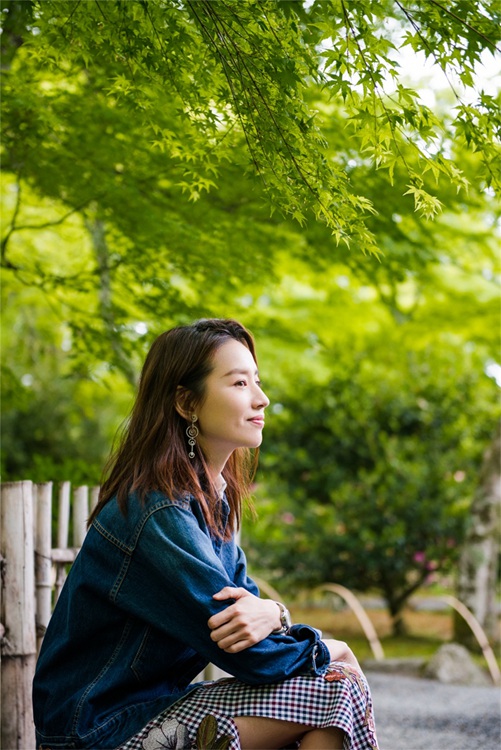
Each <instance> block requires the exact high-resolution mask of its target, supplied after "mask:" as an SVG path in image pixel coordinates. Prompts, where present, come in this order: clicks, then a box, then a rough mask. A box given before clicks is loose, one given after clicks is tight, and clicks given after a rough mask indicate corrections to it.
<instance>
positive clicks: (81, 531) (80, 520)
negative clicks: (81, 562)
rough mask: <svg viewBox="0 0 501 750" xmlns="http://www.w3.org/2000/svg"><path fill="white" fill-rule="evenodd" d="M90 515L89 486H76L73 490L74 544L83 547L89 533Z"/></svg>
mask: <svg viewBox="0 0 501 750" xmlns="http://www.w3.org/2000/svg"><path fill="white" fill-rule="evenodd" d="M88 517H89V488H88V487H86V486H85V485H84V486H83V487H75V489H74V491H73V546H74V547H77V548H78V547H81V546H82V544H83V541H84V539H85V534H86V533H87V518H88Z"/></svg>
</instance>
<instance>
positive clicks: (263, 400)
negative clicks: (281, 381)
mask: <svg viewBox="0 0 501 750" xmlns="http://www.w3.org/2000/svg"><path fill="white" fill-rule="evenodd" d="M254 403H255V405H256V408H258V409H266V407H267V406H268V405H269V403H270V399H269V398H268V396H267V395H266V393H265V392H264V391H263V389H262V388H260V387H259V386H258V388H257V392H256V396H255V399H254Z"/></svg>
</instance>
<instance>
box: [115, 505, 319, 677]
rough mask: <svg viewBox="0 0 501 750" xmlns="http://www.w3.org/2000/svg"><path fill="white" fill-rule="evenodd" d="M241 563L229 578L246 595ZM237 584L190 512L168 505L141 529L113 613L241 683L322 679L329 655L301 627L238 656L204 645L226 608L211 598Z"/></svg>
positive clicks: (117, 590) (312, 632) (306, 628)
mask: <svg viewBox="0 0 501 750" xmlns="http://www.w3.org/2000/svg"><path fill="white" fill-rule="evenodd" d="M244 559H245V558H243V557H242V556H241V555H240V554H239V555H238V565H237V568H236V572H237V573H238V575H237V576H236V578H237V579H238V581H239V583H238V585H242V584H243V583H244V576H245V581H246V582H247V583H246V585H245V587H246V588H247V585H249V586H250V585H251V584H249V583H248V580H249V579H247V577H246V574H245V573H244V571H245V565H244V564H243V561H244ZM236 583H237V581H235V580H233V578H232V577H230V576H229V575H228V573H227V571H226V570H225V568H224V566H223V564H222V562H221V560H220V558H219V557H218V556H217V555H216V553H215V551H214V548H213V546H212V543H211V540H210V538H209V537H208V536H207V534H205V533H204V532H203V530H202V529H201V528H200V526H199V525H198V522H197V520H196V518H195V517H194V515H193V513H192V512H191V511H190V510H189V509H188V508H183V507H181V506H169V507H167V508H162V509H161V510H158V511H156V512H155V513H153V514H152V515H150V516H149V518H148V520H147V521H146V523H145V524H144V526H143V528H142V531H141V534H140V535H139V537H138V540H137V544H136V547H135V549H134V551H133V553H132V556H131V558H130V561H129V563H128V565H127V570H125V571H123V575H122V578H121V581H120V583H119V585H117V586H116V587H115V589H114V592H115V593H114V596H115V600H116V604H117V605H118V606H120V607H122V608H123V609H125V610H127V611H129V612H131V613H132V614H134V615H136V616H137V617H139V618H140V619H142V620H143V621H144V620H146V621H147V622H149V623H150V624H151V625H152V626H154V627H155V628H156V629H157V630H160V631H162V632H163V633H164V634H165V636H166V637H168V638H173V639H176V640H178V641H181V642H182V643H184V644H186V645H187V646H190V647H191V648H193V649H194V650H195V651H197V652H198V653H199V654H200V655H201V656H203V657H205V658H206V659H207V661H208V662H212V663H213V664H216V665H217V666H218V667H220V668H221V669H223V670H225V671H226V672H229V673H230V674H232V675H234V676H235V677H236V678H237V679H239V680H242V681H243V682H247V683H249V684H260V683H271V682H279V681H282V680H285V679H287V678H290V677H294V676H297V675H300V674H311V675H320V674H323V673H324V672H325V671H326V669H327V667H328V664H329V661H330V654H329V650H328V648H327V646H326V645H325V643H323V642H322V640H321V639H320V635H319V633H318V632H317V631H316V630H315V629H314V628H310V627H309V626H308V625H295V626H294V627H293V628H292V629H291V631H290V633H289V634H287V635H279V634H272V635H270V636H268V638H265V639H264V640H263V641H261V642H260V643H257V644H256V645H254V646H251V647H250V648H248V649H246V650H245V651H241V652H240V653H238V654H227V653H225V652H224V651H222V650H221V649H220V648H219V647H218V646H217V644H215V643H214V642H213V641H212V640H211V638H210V629H209V627H208V625H207V621H208V620H209V618H210V617H211V616H212V615H214V614H216V613H217V612H220V611H222V610H223V609H225V607H227V606H228V603H229V602H217V601H215V600H214V599H213V598H212V596H213V594H215V593H216V592H217V591H220V590H221V589H222V588H223V587H224V586H235V585H236ZM256 589H257V587H256ZM249 590H250V589H249Z"/></svg>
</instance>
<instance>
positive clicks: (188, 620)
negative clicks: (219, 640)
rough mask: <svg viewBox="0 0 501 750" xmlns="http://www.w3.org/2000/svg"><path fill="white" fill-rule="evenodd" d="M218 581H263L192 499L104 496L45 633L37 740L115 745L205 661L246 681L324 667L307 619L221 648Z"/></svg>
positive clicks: (183, 687) (185, 687)
mask: <svg viewBox="0 0 501 750" xmlns="http://www.w3.org/2000/svg"><path fill="white" fill-rule="evenodd" d="M222 502H223V515H224V519H225V523H226V522H227V518H228V512H229V507H228V505H227V502H226V500H225V499H223V500H222ZM224 586H241V587H244V588H245V589H247V590H248V591H250V592H252V593H253V594H256V595H258V593H259V592H258V588H257V586H256V585H255V583H254V582H253V581H252V580H251V579H250V578H249V577H248V576H247V571H246V562H245V557H244V554H243V552H242V551H241V550H240V548H239V547H238V546H237V545H236V544H235V541H234V540H233V539H232V540H231V541H222V540H220V539H217V538H214V537H213V536H212V535H211V533H210V532H209V530H208V528H207V526H206V524H205V521H204V518H203V515H202V512H201V509H200V506H199V504H198V502H197V501H196V500H195V499H193V498H189V497H188V498H184V499H177V500H172V499H169V498H167V497H166V496H165V495H162V494H161V493H151V494H150V495H149V496H148V498H147V500H146V503H145V504H141V503H139V502H138V501H137V499H129V503H128V513H127V515H126V516H124V515H123V514H122V513H121V512H120V510H119V508H118V505H117V503H116V501H115V500H111V501H110V502H109V503H108V504H107V505H105V506H104V508H103V509H102V511H101V512H100V513H99V515H98V517H97V518H96V519H95V521H94V523H93V524H92V526H91V527H90V529H89V531H88V533H87V536H86V538H85V541H84V544H83V546H82V549H81V551H80V553H79V555H78V556H77V559H76V560H75V562H74V564H73V566H72V568H71V570H70V573H69V575H68V578H67V580H66V583H65V585H64V587H63V590H62V592H61V595H60V597H59V600H58V602H57V605H56V607H55V610H54V613H53V615H52V617H51V620H50V623H49V626H48V628H47V632H46V635H45V638H44V641H43V644H42V649H41V652H40V656H39V659H38V663H37V669H36V674H35V679H34V683H33V705H34V717H35V725H36V730H37V746H38V747H39V748H40V747H41V748H43V750H46V748H51V750H52V749H53V748H99V749H100V750H105V749H111V748H116V747H117V746H119V745H121V744H122V743H123V742H125V740H126V739H128V738H129V737H130V736H132V735H134V734H135V733H137V732H138V731H139V730H140V729H142V727H144V726H145V725H146V724H147V723H148V721H149V720H150V719H152V718H153V717H155V716H156V715H157V714H158V713H160V712H161V711H162V710H164V709H165V708H167V707H168V706H169V705H171V704H172V703H174V702H175V701H177V700H179V699H180V698H181V697H183V696H185V695H186V694H187V693H188V692H190V690H193V689H194V686H193V684H192V681H193V679H194V678H195V677H196V676H197V675H198V674H199V673H200V672H201V671H202V670H203V669H204V668H205V666H206V665H207V664H208V663H209V662H212V663H213V664H216V665H217V666H219V667H221V668H222V669H223V670H225V671H226V672H229V673H230V674H232V675H234V676H235V677H236V678H237V679H239V680H241V681H243V682H246V683H248V684H251V685H257V684H263V683H272V682H280V681H283V680H286V679H287V678H290V677H293V676H296V675H299V674H312V675H319V674H323V673H324V672H325V670H326V669H327V666H328V663H329V651H328V649H327V647H326V645H325V644H324V643H323V642H322V641H321V640H320V635H319V633H318V632H317V631H316V630H315V629H314V628H310V627H308V626H307V625H294V626H293V628H292V629H291V631H290V632H289V633H288V634H287V635H279V634H271V635H270V636H268V638H265V639H264V640H263V641H261V642H260V643H258V644H256V645H254V646H251V647H250V648H248V649H246V650H245V651H241V652H240V653H238V654H227V653H225V652H224V651H222V650H221V649H220V648H219V647H218V646H217V644H216V643H214V642H213V641H212V640H211V638H210V630H209V627H208V625H207V621H208V620H209V618H210V617H211V616H212V615H214V614H216V613H217V612H220V611H221V610H223V609H224V608H225V607H227V606H228V605H229V604H230V603H231V602H232V600H229V601H226V602H217V601H215V600H214V599H213V598H212V596H213V594H215V593H216V592H217V591H220V589H222V588H223V587H224ZM199 684H200V683H199Z"/></svg>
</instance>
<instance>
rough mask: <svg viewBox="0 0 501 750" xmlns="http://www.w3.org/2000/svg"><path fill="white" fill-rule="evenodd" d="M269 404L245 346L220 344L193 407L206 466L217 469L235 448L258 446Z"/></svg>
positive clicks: (220, 468)
mask: <svg viewBox="0 0 501 750" xmlns="http://www.w3.org/2000/svg"><path fill="white" fill-rule="evenodd" d="M269 403H270V402H269V400H268V398H267V397H266V395H265V394H264V393H263V391H262V390H261V384H260V381H259V375H258V371H257V367H256V363H255V362H254V359H253V357H252V354H251V353H250V351H249V350H248V349H247V347H246V346H244V344H241V343H240V342H239V341H236V340H234V339H231V340H230V341H227V342H225V343H224V344H222V345H221V346H220V347H219V349H217V350H216V353H215V355H214V359H213V370H212V372H211V373H210V375H208V376H207V379H206V381H205V397H204V400H203V402H202V404H201V405H200V406H199V407H198V408H197V409H196V414H197V416H198V422H197V426H198V429H199V431H200V433H199V436H198V438H197V440H198V442H199V443H200V445H201V447H202V449H203V451H204V454H205V457H206V459H207V461H208V463H209V466H212V467H213V468H214V469H216V470H217V471H221V470H222V468H223V466H224V464H225V463H226V461H227V460H228V458H229V456H230V455H231V453H232V452H233V451H234V450H235V448H257V447H258V446H259V445H261V440H262V431H263V427H264V410H265V408H266V407H267V406H268V404H269Z"/></svg>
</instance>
